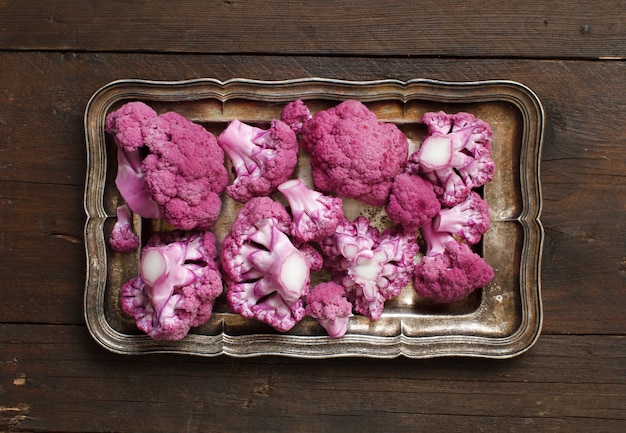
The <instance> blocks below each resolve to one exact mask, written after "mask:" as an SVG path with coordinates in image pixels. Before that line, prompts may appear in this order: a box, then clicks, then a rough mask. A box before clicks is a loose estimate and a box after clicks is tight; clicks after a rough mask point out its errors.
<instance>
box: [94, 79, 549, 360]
mask: <svg viewBox="0 0 626 433" xmlns="http://www.w3.org/2000/svg"><path fill="white" fill-rule="evenodd" d="M296 98H301V99H303V100H306V102H307V104H308V105H309V106H310V107H311V109H312V111H317V110H318V109H322V108H325V107H328V106H331V105H334V104H336V103H338V101H341V100H345V99H358V100H361V101H362V102H364V103H365V104H366V105H368V106H369V107H370V108H371V109H372V110H373V111H375V112H376V113H377V115H378V116H379V118H381V119H382V120H385V121H389V122H394V123H396V124H397V125H398V126H399V127H400V128H401V129H402V130H403V131H404V132H405V133H406V135H407V137H408V138H409V140H410V141H412V142H419V140H420V138H421V137H422V136H423V135H424V134H425V132H426V131H425V128H424V126H423V125H420V124H419V119H420V118H421V115H422V114H423V113H424V112H426V111H434V110H445V111H451V112H452V111H469V112H471V113H473V114H475V115H476V116H478V117H480V118H482V119H483V120H485V121H487V122H488V123H489V124H490V125H491V127H492V129H493V132H494V139H493V158H494V160H495V163H496V175H495V178H494V180H493V181H492V182H491V183H489V184H488V185H486V186H485V187H484V190H483V194H484V197H485V199H486V200H487V202H488V203H489V205H490V209H491V220H492V221H491V229H490V230H489V232H488V233H487V234H486V235H485V236H484V239H483V242H482V254H483V256H484V258H485V259H486V260H487V262H488V263H489V264H491V266H492V267H493V268H494V270H495V279H494V281H493V282H492V283H491V284H489V285H488V286H487V287H485V288H483V289H481V290H478V291H477V292H475V293H474V294H473V295H472V296H470V297H469V298H468V299H466V300H465V301H463V302H459V303H456V304H451V305H436V304H433V303H431V302H429V301H427V300H424V299H420V298H418V297H417V296H415V295H414V292H413V290H412V288H411V287H407V288H405V290H404V291H403V292H402V294H401V295H400V296H399V297H398V298H396V299H394V300H392V301H389V302H388V303H387V305H386V308H385V312H384V314H383V317H381V319H380V320H378V321H376V322H371V321H370V320H369V319H367V318H364V317H360V316H354V317H352V318H351V321H350V325H349V329H348V332H347V334H346V335H345V336H344V337H342V338H339V339H330V338H328V337H327V336H326V334H325V332H324V331H323V329H322V328H321V327H319V326H318V325H317V323H316V322H315V321H313V320H312V319H305V320H303V321H302V322H301V323H299V324H298V325H297V326H296V327H295V328H293V329H292V330H291V331H289V332H288V333H278V332H275V331H273V330H272V329H271V328H269V327H267V326H266V325H263V324H261V323H260V322H257V321H254V320H249V319H243V318H241V317H240V316H239V315H236V314H233V313H230V312H229V310H228V307H227V305H226V303H225V301H224V300H221V301H218V303H217V304H216V306H215V309H214V315H213V317H212V319H211V320H210V321H209V323H207V324H205V325H203V326H201V327H198V328H195V329H192V332H191V333H190V334H189V335H188V336H187V337H185V339H183V340H182V341H178V342H158V341H152V340H151V339H150V338H148V337H147V336H145V335H143V334H141V333H140V332H138V331H137V329H136V328H135V326H134V323H133V322H132V321H131V320H129V319H128V318H126V317H124V316H123V315H122V314H121V312H120V310H119V305H118V297H119V288H120V287H121V285H122V284H123V283H124V282H125V281H127V280H128V279H130V278H131V277H133V276H135V275H136V274H137V268H138V262H139V253H136V254H126V255H122V254H116V253H113V252H112V251H111V250H110V248H109V247H108V243H107V242H106V240H107V239H108V236H109V234H110V231H111V228H112V225H113V222H114V217H115V209H116V206H117V205H118V203H119V202H120V200H121V198H120V196H119V193H118V191H117V189H116V187H115V184H114V178H115V170H116V158H115V144H114V143H113V141H112V139H111V137H109V136H107V135H106V134H105V133H104V122H105V117H106V115H107V113H108V112H110V111H111V110H114V109H116V108H117V107H119V106H120V105H122V104H124V103H126V102H130V101H132V100H141V101H144V102H146V103H148V104H149V105H151V106H152V107H154V108H155V109H156V110H157V111H159V112H161V111H172V110H173V111H177V112H179V113H180V114H182V115H184V116H186V117H188V118H189V119H191V120H192V121H195V122H198V123H201V124H203V125H204V126H205V127H206V128H207V129H209V130H211V131H213V132H214V133H219V131H220V130H221V129H223V128H224V127H225V125H226V123H227V122H228V121H230V120H231V119H233V118H238V119H240V120H242V121H247V122H255V123H257V122H267V121H269V120H271V119H273V118H276V117H278V116H279V115H280V111H281V110H282V107H283V106H284V104H285V103H286V102H288V101H291V100H294V99H296ZM543 124H544V114H543V109H542V106H541V103H540V101H539V100H538V98H537V97H536V95H535V94H534V93H533V92H532V91H531V90H530V89H528V88H527V87H525V86H523V85H521V84H519V83H515V82H511V81H484V82H463V83H450V82H438V81H432V80H421V79H417V80H411V81H407V82H401V81H396V80H381V81H369V82H349V81H340V80H330V79H320V78H312V79H300V80H289V81H273V82H267V81H255V80H246V79H236V80H230V81H226V82H220V81H217V80H213V79H199V80H191V81H177V82H154V81H144V80H121V81H115V82H112V83H109V84H108V85H106V86H104V87H102V88H101V89H99V90H98V91H96V92H95V94H94V95H93V96H92V98H91V99H90V101H89V103H88V104H87V107H86V112H85V132H86V144H87V174H86V183H85V197H84V206H85V211H86V214H87V219H86V223H85V248H86V254H87V275H86V285H85V299H84V309H85V319H86V323H87V326H88V328H89V331H90V333H91V335H92V336H93V337H94V339H95V340H96V341H97V342H98V343H99V344H101V345H102V346H104V347H105V348H107V349H108V350H110V351H113V352H116V353H123V354H141V353H157V352H161V353H165V352H167V353H186V354H193V355H200V356H214V355H220V354H226V355H231V356H239V357H244V356H255V355H284V356H293V357H301V358H320V357H339V356H365V357H377V358H390V357H396V356H400V355H403V356H406V357H410V358H427V357H435V356H446V355H453V356H476V357H489V358H508V357H513V356H516V355H518V354H520V353H522V352H524V351H526V350H527V349H529V348H530V347H531V346H532V345H533V344H534V342H535V341H536V339H537V338H538V336H539V333H540V330H541V323H542V307H541V296H540V265H541V253H542V241H543V228H542V225H541V222H540V220H539V216H540V212H541V189H540V180H539V157H540V151H541V145H542V134H543ZM234 206H235V205H234V204H233V203H232V202H229V201H228V200H225V202H224V212H223V217H221V218H220V221H218V223H217V225H216V226H215V232H216V234H217V235H218V239H219V238H220V237H221V236H223V235H224V234H225V233H226V231H227V230H228V225H229V221H232V218H233V215H234V212H235V210H234V209H235V207H234ZM370 211H371V210H370ZM135 225H136V227H139V231H140V234H141V235H143V236H145V235H146V234H149V233H150V232H151V231H154V230H156V229H157V228H158V227H159V222H158V221H150V220H140V219H137V218H136V220H135Z"/></svg>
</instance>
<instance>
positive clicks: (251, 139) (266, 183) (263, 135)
mask: <svg viewBox="0 0 626 433" xmlns="http://www.w3.org/2000/svg"><path fill="white" fill-rule="evenodd" d="M217 142H218V144H219V145H220V146H221V147H222V149H223V150H224V152H226V155H228V158H229V159H230V161H231V163H232V165H233V170H234V173H235V179H234V180H233V182H232V184H231V185H229V186H228V187H227V188H226V193H227V194H228V195H229V196H230V197H232V198H233V199H234V200H237V201H238V202H241V203H245V202H247V201H248V200H250V199H251V198H252V197H261V196H269V195H270V194H273V193H274V192H276V189H277V188H278V185H280V184H281V183H283V182H285V181H286V180H288V179H289V178H290V177H291V175H292V174H293V171H294V168H295V166H296V164H297V162H298V139H297V137H296V134H295V133H294V132H293V131H292V130H291V128H290V127H289V126H288V125H287V124H286V123H284V122H282V121H280V120H273V121H272V122H271V124H270V127H269V128H268V129H261V128H258V127H256V126H251V125H248V124H246V123H242V122H240V121H239V120H233V121H231V122H230V123H229V124H228V126H227V127H226V129H224V131H222V133H221V134H220V135H219V136H218V138H217Z"/></svg>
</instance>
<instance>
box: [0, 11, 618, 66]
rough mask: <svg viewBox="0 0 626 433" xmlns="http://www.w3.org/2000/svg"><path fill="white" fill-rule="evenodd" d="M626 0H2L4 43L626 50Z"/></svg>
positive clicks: (475, 53) (558, 53)
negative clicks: (558, 0) (24, 0)
mask: <svg viewBox="0 0 626 433" xmlns="http://www.w3.org/2000/svg"><path fill="white" fill-rule="evenodd" d="M625 15H626V6H625V5H624V3H623V2H621V1H619V0H610V1H602V2H591V1H586V2H562V3H559V4H558V5H555V4H554V3H552V2H547V1H541V0H529V1H524V2H519V1H515V0H506V1H493V0H490V1H481V0H467V1H464V2H463V3H462V4H459V3H455V2H438V3H436V4H434V3H432V2H430V1H406V0H387V1H384V2H381V1H358V0H316V1H311V2H306V1H280V2H276V1H272V0H253V1H249V0H245V1H243V0H214V1H193V0H183V1H177V2H176V3H175V4H173V3H172V2H171V1H168V0H156V1H150V2H144V1H107V2H98V1H92V2H75V1H71V0H57V1H55V2H52V3H51V2H49V1H43V0H33V1H29V2H28V3H24V2H22V1H19V0H6V1H3V2H2V3H1V4H0V17H1V18H0V24H1V25H0V48H5V49H6V48H8V49H20V50H69V51H137V52H189V53H233V54H238V53H257V54H267V53H269V54H275V53H278V54H292V55H293V54H321V55H353V54H358V55H366V56H390V55H399V56H409V55H410V56H432V57H439V56H446V57H530V58H573V57H576V58H581V57H584V58H592V59H597V58H599V57H615V56H621V57H624V56H626V46H625V44H624V43H623V42H624V39H625V38H626V27H625V26H624V16H625Z"/></svg>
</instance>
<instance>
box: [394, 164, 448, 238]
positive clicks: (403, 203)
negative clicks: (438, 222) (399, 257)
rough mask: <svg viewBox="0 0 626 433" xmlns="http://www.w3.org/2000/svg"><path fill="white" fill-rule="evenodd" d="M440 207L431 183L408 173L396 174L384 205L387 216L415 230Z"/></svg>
mask: <svg viewBox="0 0 626 433" xmlns="http://www.w3.org/2000/svg"><path fill="white" fill-rule="evenodd" d="M440 209H441V203H440V202H439V200H438V199H437V196H436V195H435V191H434V189H433V185H432V184H431V183H430V182H429V181H427V180H426V179H423V178H422V177H420V176H417V175H413V174H410V173H400V174H399V175H397V176H396V177H395V178H394V180H393V184H392V186H391V195H390V196H389V202H388V203H387V206H386V207H385V210H386V211H387V215H389V218H390V219H391V220H392V221H393V222H395V223H397V224H400V225H401V226H402V227H403V228H404V229H405V230H409V231H416V230H417V229H418V228H420V227H421V226H423V225H424V224H426V223H429V222H430V221H431V220H432V219H433V218H434V217H435V215H437V213H438V212H439V210H440Z"/></svg>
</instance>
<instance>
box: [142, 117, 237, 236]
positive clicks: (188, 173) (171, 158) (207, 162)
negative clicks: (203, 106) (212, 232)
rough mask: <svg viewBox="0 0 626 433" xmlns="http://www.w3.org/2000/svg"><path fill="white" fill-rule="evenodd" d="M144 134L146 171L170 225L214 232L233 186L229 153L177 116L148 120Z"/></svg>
mask: <svg viewBox="0 0 626 433" xmlns="http://www.w3.org/2000/svg"><path fill="white" fill-rule="evenodd" d="M143 131H144V142H145V145H146V146H147V147H148V149H149V150H150V153H149V154H148V156H146V157H145V158H144V160H143V163H142V170H143V172H144V173H145V176H146V184H147V185H148V188H149V189H150V190H151V191H152V197H153V198H154V200H155V201H156V202H157V203H158V204H159V205H161V206H162V207H163V209H164V213H165V218H166V219H167V221H168V222H169V223H170V224H172V225H173V226H174V227H176V228H179V229H183V230H191V229H199V230H204V229H207V228H209V227H211V226H212V225H213V223H215V221H216V220H217V218H218V217H219V215H220V211H221V206H222V199H221V197H220V194H221V193H222V191H223V190H224V188H225V187H226V184H227V183H228V173H227V171H226V167H225V165H224V153H223V152H222V150H221V149H220V147H219V146H218V145H217V140H216V138H215V136H214V135H213V134H211V133H210V132H209V131H207V130H206V129H204V128H203V127H202V126H201V125H198V124H195V123H193V122H191V121H189V120H187V119H186V118H185V117H183V116H181V115H180V114H178V113H175V112H168V113H165V114H162V115H160V116H159V117H157V118H155V119H152V120H149V121H148V122H147V123H145V124H144V128H143Z"/></svg>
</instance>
